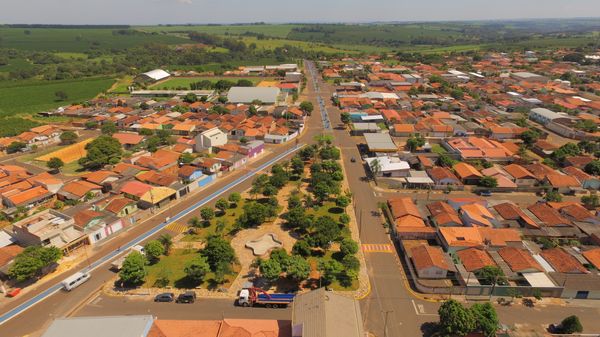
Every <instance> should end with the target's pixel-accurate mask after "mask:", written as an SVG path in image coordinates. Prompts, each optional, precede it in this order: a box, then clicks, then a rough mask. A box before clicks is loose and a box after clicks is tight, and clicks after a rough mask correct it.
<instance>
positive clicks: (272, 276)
mask: <svg viewBox="0 0 600 337" xmlns="http://www.w3.org/2000/svg"><path fill="white" fill-rule="evenodd" d="M259 269H260V274H261V276H262V277H264V278H265V279H267V280H269V281H275V280H277V279H279V276H280V275H281V273H282V272H283V270H282V269H281V263H279V261H277V260H275V259H272V258H271V259H268V260H264V261H262V262H261V263H260V268H259Z"/></svg>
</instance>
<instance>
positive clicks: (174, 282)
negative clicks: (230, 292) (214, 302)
mask: <svg viewBox="0 0 600 337" xmlns="http://www.w3.org/2000/svg"><path fill="white" fill-rule="evenodd" d="M199 254H200V253H199V252H198V251H196V250H194V249H173V250H172V251H171V254H170V255H169V256H161V258H160V261H158V262H157V263H155V264H153V265H149V266H147V267H146V271H147V272H148V276H147V277H146V283H145V284H144V285H143V287H154V286H155V284H156V281H157V279H159V278H160V277H162V276H167V278H168V279H169V284H168V285H167V286H168V287H175V288H182V289H191V288H195V287H200V286H204V287H209V288H216V287H225V288H227V287H228V286H229V285H230V284H231V282H232V281H233V280H234V279H235V277H236V275H237V273H238V272H239V270H240V268H239V266H234V267H233V272H232V273H231V274H230V275H227V276H226V279H227V281H226V282H225V283H224V284H222V285H216V284H215V283H214V281H213V279H214V277H215V275H214V273H212V272H211V273H208V274H206V277H205V280H204V282H202V283H201V284H194V283H193V282H191V281H190V280H188V279H187V277H186V275H185V272H184V271H183V269H184V268H185V265H186V264H187V263H188V262H189V261H191V260H192V259H194V258H195V257H197V256H199Z"/></svg>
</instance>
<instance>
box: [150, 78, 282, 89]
mask: <svg viewBox="0 0 600 337" xmlns="http://www.w3.org/2000/svg"><path fill="white" fill-rule="evenodd" d="M203 80H209V81H211V82H213V83H215V82H217V81H220V80H227V81H232V82H237V81H238V80H249V81H251V82H252V83H253V84H254V85H257V84H258V83H259V82H260V81H273V80H274V78H272V77H225V76H200V77H173V78H170V79H168V80H166V81H164V82H160V83H155V84H153V85H151V86H150V87H149V88H151V89H176V88H178V87H185V88H189V87H190V83H194V82H200V81H203Z"/></svg>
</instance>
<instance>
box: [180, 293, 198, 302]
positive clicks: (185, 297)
mask: <svg viewBox="0 0 600 337" xmlns="http://www.w3.org/2000/svg"><path fill="white" fill-rule="evenodd" d="M195 301H196V293H195V292H193V291H186V292H184V293H183V294H179V296H177V303H194V302H195Z"/></svg>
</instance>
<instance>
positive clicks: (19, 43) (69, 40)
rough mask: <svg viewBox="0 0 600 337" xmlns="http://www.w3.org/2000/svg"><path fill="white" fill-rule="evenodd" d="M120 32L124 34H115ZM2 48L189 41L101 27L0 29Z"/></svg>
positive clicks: (45, 48)
mask: <svg viewBox="0 0 600 337" xmlns="http://www.w3.org/2000/svg"><path fill="white" fill-rule="evenodd" d="M121 31H123V32H124V33H123V34H120V33H116V32H121ZM0 36H2V41H1V42H0V47H1V48H15V49H21V50H36V51H61V52H78V53H81V52H85V51H90V50H103V49H105V50H110V49H125V48H130V47H134V46H139V45H143V44H146V43H162V44H179V43H186V42H188V41H189V40H187V39H183V38H180V37H175V36H170V35H163V34H145V33H142V32H138V31H135V30H131V29H129V30H128V29H125V30H115V29H104V28H90V29H70V28H5V27H3V28H0Z"/></svg>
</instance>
